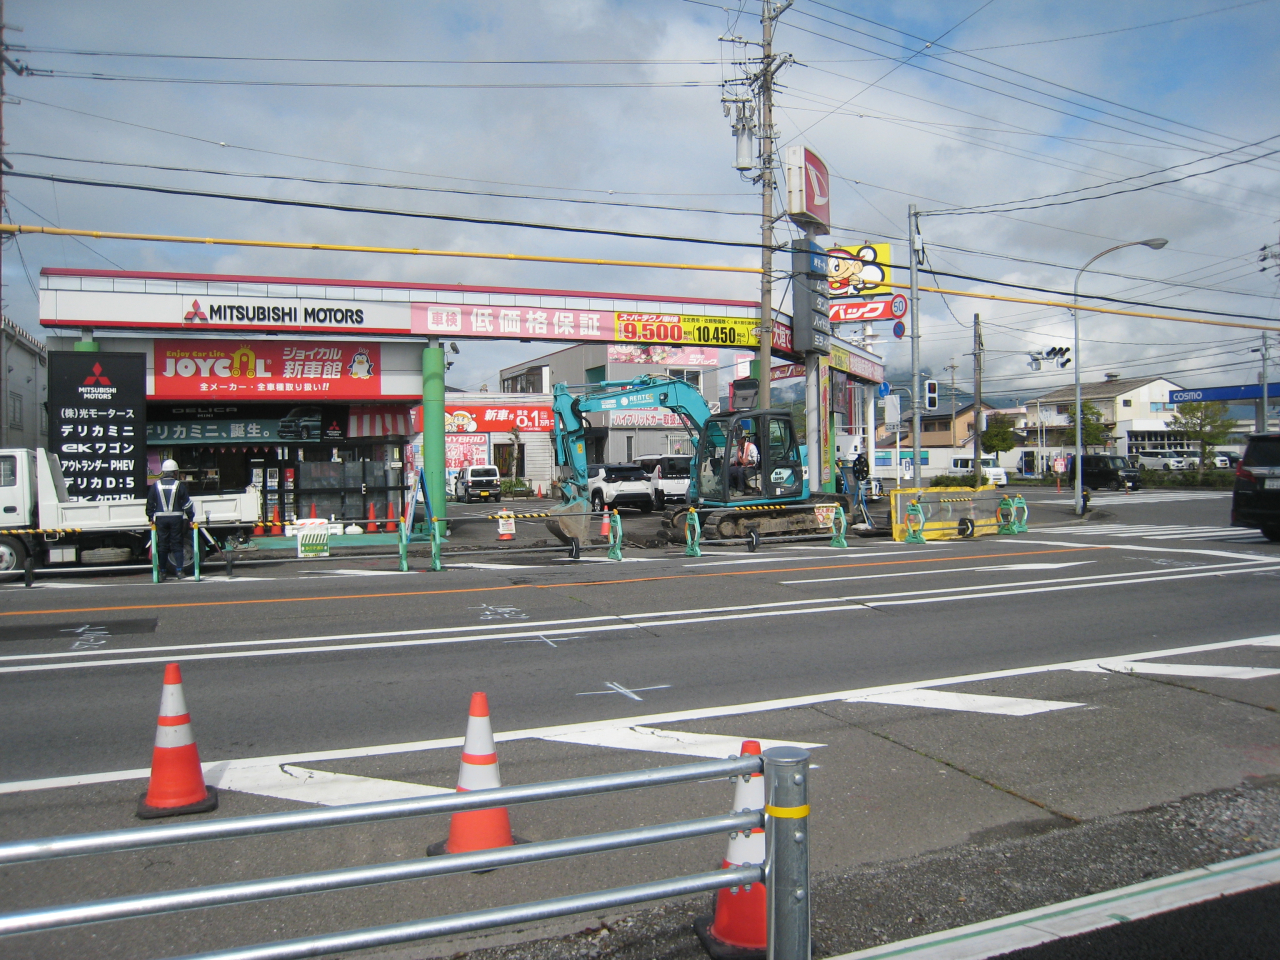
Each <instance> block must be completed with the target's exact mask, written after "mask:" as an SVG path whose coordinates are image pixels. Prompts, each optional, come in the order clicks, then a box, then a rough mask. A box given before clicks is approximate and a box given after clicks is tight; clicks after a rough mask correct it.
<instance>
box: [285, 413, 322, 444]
mask: <svg viewBox="0 0 1280 960" xmlns="http://www.w3.org/2000/svg"><path fill="white" fill-rule="evenodd" d="M321 425H322V421H321V413H320V408H319V407H294V408H293V409H292V410H290V411H289V412H288V413H286V414H285V415H284V416H283V417H281V418H280V434H279V435H280V439H281V440H311V439H316V440H319V439H320V437H321Z"/></svg>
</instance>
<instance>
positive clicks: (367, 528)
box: [364, 503, 378, 533]
mask: <svg viewBox="0 0 1280 960" xmlns="http://www.w3.org/2000/svg"><path fill="white" fill-rule="evenodd" d="M377 521H378V517H377V514H376V513H374V510H373V504H372V503H371V504H369V522H368V523H366V524H365V525H364V532H365V533H377V532H378V523H377Z"/></svg>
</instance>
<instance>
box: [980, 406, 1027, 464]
mask: <svg viewBox="0 0 1280 960" xmlns="http://www.w3.org/2000/svg"><path fill="white" fill-rule="evenodd" d="M1017 445H1018V438H1017V437H1016V436H1015V435H1014V432H1013V418H1012V417H1010V416H1007V415H1006V414H1003V413H993V414H991V416H989V417H987V429H985V430H983V431H982V452H983V453H984V454H985V453H1008V452H1009V451H1010V450H1012V449H1013V448H1014V447H1016V446H1017Z"/></svg>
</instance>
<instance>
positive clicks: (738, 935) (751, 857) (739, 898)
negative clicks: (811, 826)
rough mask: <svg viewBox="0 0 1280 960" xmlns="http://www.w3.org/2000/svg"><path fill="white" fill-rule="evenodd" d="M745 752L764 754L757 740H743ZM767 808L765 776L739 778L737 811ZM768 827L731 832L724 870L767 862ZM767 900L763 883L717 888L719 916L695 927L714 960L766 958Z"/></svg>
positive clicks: (701, 919)
mask: <svg viewBox="0 0 1280 960" xmlns="http://www.w3.org/2000/svg"><path fill="white" fill-rule="evenodd" d="M742 753H743V755H744V756H745V755H747V754H751V755H753V756H759V755H760V744H759V742H758V741H755V740H744V741H743V742H742ZM763 809H764V775H763V774H759V773H754V774H752V775H751V776H750V777H742V778H739V779H738V781H737V783H736V785H735V786H734V790H733V811H734V812H735V813H738V812H741V811H743V810H763ZM764 858H765V847H764V828H763V827H760V828H758V829H755V830H744V831H742V832H741V833H734V834H730V835H729V851H728V852H727V853H726V854H725V856H724V863H723V864H722V865H721V868H722V869H725V868H728V867H740V866H742V865H743V864H744V863H752V864H755V863H764ZM766 909H767V908H766V902H765V888H764V884H763V883H749V884H746V885H744V886H741V887H728V888H726V889H724V890H718V891H716V913H715V917H699V918H698V919H697V920H695V921H694V922H693V930H694V932H695V933H696V934H697V935H698V939H699V940H701V941H702V946H703V947H704V948H706V951H707V953H709V954H711V956H712V957H713V958H714V960H763V958H764V955H765V949H766V947H767V938H766V925H765V917H766Z"/></svg>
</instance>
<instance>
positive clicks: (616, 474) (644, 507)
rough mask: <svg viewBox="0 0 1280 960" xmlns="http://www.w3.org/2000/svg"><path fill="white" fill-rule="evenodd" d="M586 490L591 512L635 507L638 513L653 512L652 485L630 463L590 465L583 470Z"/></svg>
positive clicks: (635, 466)
mask: <svg viewBox="0 0 1280 960" xmlns="http://www.w3.org/2000/svg"><path fill="white" fill-rule="evenodd" d="M587 490H588V492H589V495H590V497H591V509H593V510H603V509H604V508H605V507H610V508H614V509H616V508H617V507H636V508H638V509H639V510H640V512H641V513H649V512H651V511H652V510H653V483H652V482H651V481H650V480H649V475H648V474H647V473H645V472H644V470H642V469H641V468H640V467H639V466H637V465H636V464H634V463H605V464H601V463H594V464H591V465H590V466H588V467H587Z"/></svg>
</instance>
